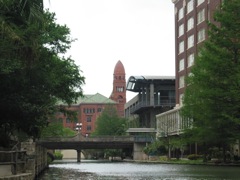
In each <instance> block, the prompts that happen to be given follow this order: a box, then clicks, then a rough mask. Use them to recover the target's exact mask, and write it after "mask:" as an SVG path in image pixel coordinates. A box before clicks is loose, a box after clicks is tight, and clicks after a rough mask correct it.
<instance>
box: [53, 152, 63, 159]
mask: <svg viewBox="0 0 240 180" xmlns="http://www.w3.org/2000/svg"><path fill="white" fill-rule="evenodd" d="M62 158H63V154H62V153H61V152H60V151H56V152H54V159H56V160H62Z"/></svg>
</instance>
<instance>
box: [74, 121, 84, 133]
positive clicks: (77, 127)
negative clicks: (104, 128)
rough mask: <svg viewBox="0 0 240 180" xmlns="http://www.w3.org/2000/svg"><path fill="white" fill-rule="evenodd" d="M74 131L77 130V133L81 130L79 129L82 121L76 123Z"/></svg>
mask: <svg viewBox="0 0 240 180" xmlns="http://www.w3.org/2000/svg"><path fill="white" fill-rule="evenodd" d="M75 129H76V131H78V133H79V132H80V131H81V129H82V123H77V124H76V128H75Z"/></svg>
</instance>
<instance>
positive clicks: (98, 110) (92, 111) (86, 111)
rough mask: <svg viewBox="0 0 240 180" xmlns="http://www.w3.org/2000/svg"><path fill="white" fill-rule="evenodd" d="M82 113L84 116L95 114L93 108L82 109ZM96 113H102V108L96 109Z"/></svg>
mask: <svg viewBox="0 0 240 180" xmlns="http://www.w3.org/2000/svg"><path fill="white" fill-rule="evenodd" d="M83 112H84V113H85V114H93V113H95V108H84V109H83ZM97 112H102V108H97Z"/></svg>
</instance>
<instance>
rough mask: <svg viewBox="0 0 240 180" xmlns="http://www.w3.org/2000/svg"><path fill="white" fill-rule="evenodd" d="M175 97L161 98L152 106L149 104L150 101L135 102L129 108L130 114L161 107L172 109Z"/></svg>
mask: <svg viewBox="0 0 240 180" xmlns="http://www.w3.org/2000/svg"><path fill="white" fill-rule="evenodd" d="M175 103H176V101H175V97H161V99H160V101H156V100H155V102H154V104H150V101H141V102H139V101H138V102H137V103H136V104H134V105H133V106H132V107H131V108H130V113H131V114H134V113H137V112H139V111H142V110H144V109H149V108H157V107H159V108H163V107H174V106H175Z"/></svg>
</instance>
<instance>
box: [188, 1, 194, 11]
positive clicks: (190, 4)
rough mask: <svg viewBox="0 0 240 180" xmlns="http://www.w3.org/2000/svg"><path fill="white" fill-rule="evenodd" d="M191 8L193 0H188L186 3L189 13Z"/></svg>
mask: <svg viewBox="0 0 240 180" xmlns="http://www.w3.org/2000/svg"><path fill="white" fill-rule="evenodd" d="M192 10H193V0H189V1H188V3H187V13H190V12H191V11H192Z"/></svg>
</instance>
